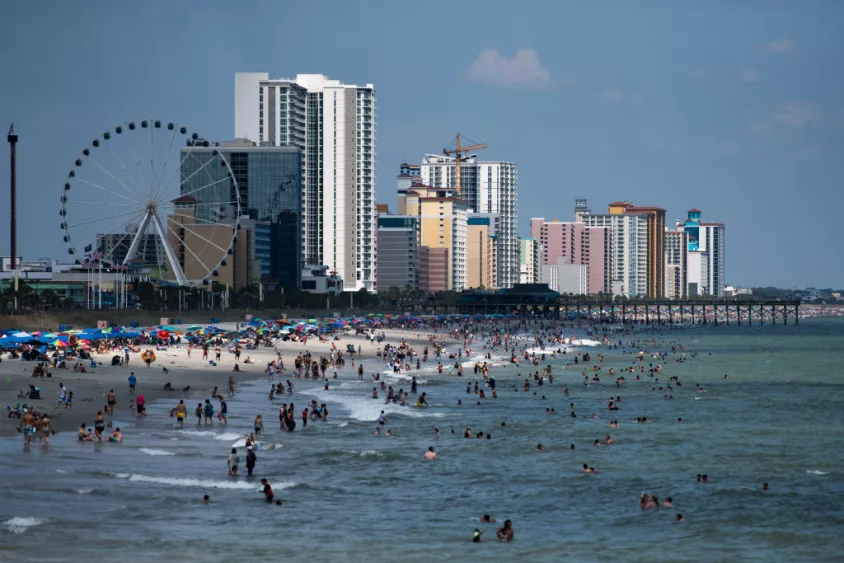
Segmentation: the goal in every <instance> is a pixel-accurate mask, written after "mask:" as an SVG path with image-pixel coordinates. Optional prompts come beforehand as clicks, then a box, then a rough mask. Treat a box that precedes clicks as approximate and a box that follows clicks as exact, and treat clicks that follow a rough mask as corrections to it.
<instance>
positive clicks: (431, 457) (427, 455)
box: [422, 446, 438, 461]
mask: <svg viewBox="0 0 844 563" xmlns="http://www.w3.org/2000/svg"><path fill="white" fill-rule="evenodd" d="M422 457H423V458H425V459H427V460H430V461H434V460H436V459H438V458H437V452H436V450H434V446H430V447H429V448H428V451H427V452H425V455H423V456H422Z"/></svg>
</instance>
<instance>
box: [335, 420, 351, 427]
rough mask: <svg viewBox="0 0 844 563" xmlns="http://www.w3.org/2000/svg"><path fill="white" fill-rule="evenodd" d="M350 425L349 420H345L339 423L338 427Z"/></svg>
mask: <svg viewBox="0 0 844 563" xmlns="http://www.w3.org/2000/svg"><path fill="white" fill-rule="evenodd" d="M348 425H349V421H348V420H347V421H345V422H341V423H340V424H338V425H337V427H338V428H345V427H347V426H348Z"/></svg>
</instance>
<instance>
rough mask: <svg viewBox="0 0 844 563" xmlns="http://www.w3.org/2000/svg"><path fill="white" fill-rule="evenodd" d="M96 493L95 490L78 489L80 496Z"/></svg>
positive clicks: (77, 492)
mask: <svg viewBox="0 0 844 563" xmlns="http://www.w3.org/2000/svg"><path fill="white" fill-rule="evenodd" d="M93 492H94V489H76V494H78V495H89V494H91V493H93Z"/></svg>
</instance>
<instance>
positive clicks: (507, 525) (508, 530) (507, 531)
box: [495, 520, 513, 542]
mask: <svg viewBox="0 0 844 563" xmlns="http://www.w3.org/2000/svg"><path fill="white" fill-rule="evenodd" d="M495 535H496V536H498V539H499V541H507V542H509V541H513V522H512V521H510V520H505V521H504V525H503V526H502V527H500V528H498V531H497V532H496V533H495Z"/></svg>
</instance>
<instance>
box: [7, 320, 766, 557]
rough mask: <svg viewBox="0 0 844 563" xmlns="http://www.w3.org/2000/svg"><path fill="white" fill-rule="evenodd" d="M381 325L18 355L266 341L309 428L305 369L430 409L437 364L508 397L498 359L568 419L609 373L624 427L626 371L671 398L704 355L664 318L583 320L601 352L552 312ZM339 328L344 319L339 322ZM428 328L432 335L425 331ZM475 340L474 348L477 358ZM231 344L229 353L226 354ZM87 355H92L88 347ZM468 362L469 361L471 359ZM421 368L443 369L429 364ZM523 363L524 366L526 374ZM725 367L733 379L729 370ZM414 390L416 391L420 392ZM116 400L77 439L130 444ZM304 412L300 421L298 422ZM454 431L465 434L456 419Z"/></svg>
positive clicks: (204, 404) (62, 393)
mask: <svg viewBox="0 0 844 563" xmlns="http://www.w3.org/2000/svg"><path fill="white" fill-rule="evenodd" d="M381 327H382V330H380V331H379V330H377V329H376V328H375V327H372V326H355V327H354V328H352V329H345V330H334V331H331V332H323V331H314V330H312V329H310V330H304V331H302V330H297V331H294V332H293V334H292V335H291V332H290V331H288V332H286V333H284V334H281V333H280V332H279V331H278V330H268V331H264V332H258V331H256V330H252V331H244V332H243V333H241V334H240V335H239V336H238V338H236V339H234V338H224V337H223V336H222V335H221V334H220V333H217V334H216V335H213V334H212V335H210V337H209V338H203V339H202V340H201V341H199V342H196V341H194V340H193V339H185V340H183V339H182V336H181V335H178V334H174V333H172V332H171V333H168V334H167V335H166V336H164V335H162V334H161V332H162V331H158V333H157V335H156V336H155V337H154V338H150V337H149V336H148V335H145V336H144V338H143V339H138V340H126V339H114V340H111V341H109V340H105V341H102V342H100V343H99V344H98V345H97V346H96V347H95V348H82V349H79V350H77V351H76V353H75V354H74V353H72V352H70V351H63V350H60V349H57V350H55V351H54V352H53V353H52V354H44V353H42V354H40V355H39V354H33V351H34V350H35V346H29V347H27V346H24V347H22V348H21V349H20V350H16V351H15V352H13V354H12V356H11V357H13V358H19V357H29V358H31V360H32V361H35V362H37V363H36V365H35V366H34V367H33V370H32V377H34V378H43V377H48V378H51V377H53V374H52V373H51V370H58V369H65V368H63V367H62V366H66V365H67V362H68V361H75V360H76V359H77V358H78V359H79V360H82V359H84V360H85V361H86V362H90V365H92V366H97V365H99V364H98V362H97V359H96V358H97V356H109V355H115V357H118V356H119V361H118V362H117V364H115V363H112V365H121V366H124V367H128V366H130V365H133V366H134V365H135V364H134V363H133V362H132V359H133V355H137V356H139V357H140V358H141V359H142V363H141V364H140V366H145V369H151V366H152V364H153V363H154V362H155V361H156V357H155V352H156V351H158V352H159V353H161V352H164V351H168V350H178V351H183V352H184V353H186V354H187V356H188V357H190V356H191V354H192V353H198V354H199V353H201V355H202V360H203V361H207V362H208V364H209V366H211V367H214V366H217V365H219V364H221V363H226V362H230V363H231V365H232V370H233V371H235V372H240V371H241V369H242V368H241V367H240V366H241V365H244V364H246V365H249V364H254V361H253V360H252V359H251V358H250V357H249V356H245V358H243V357H242V356H243V351H244V349H246V350H256V351H257V350H261V351H262V352H267V353H269V354H270V356H271V359H269V360H268V361H267V362H266V367H265V368H264V369H263V373H264V374H265V375H266V376H267V381H268V382H269V383H270V390H269V400H270V401H271V403H272V402H273V401H279V400H283V401H287V402H283V403H282V404H281V405H280V406H279V411H278V418H279V430H280V431H284V432H294V431H295V430H296V428H297V424H301V426H302V427H303V428H304V427H306V426H307V425H308V423H309V421H310V422H313V421H326V420H328V417H329V408H328V405H327V404H326V403H325V402H321V403H320V402H318V401H316V400H312V401H311V402H310V404H309V405H308V406H306V407H305V408H303V409H302V411H301V412H299V411H297V409H296V405H295V404H294V402H293V396H294V384H293V380H296V379H310V380H313V381H319V382H321V384H322V385H323V387H324V390H325V391H328V390H329V389H330V385H331V383H332V381H333V380H336V379H338V378H340V377H341V376H342V377H344V378H351V379H354V378H355V375H356V376H357V380H359V381H361V380H364V379H365V378H367V372H369V377H370V378H371V379H372V382H373V383H374V384H375V386H374V387H372V391H371V397H372V399H373V400H379V401H381V400H383V401H384V403H385V404H388V405H395V406H401V407H407V408H413V405H414V404H415V408H418V409H426V408H430V407H429V401H428V395H427V393H425V392H423V393H421V394H420V393H418V387H417V386H418V378H421V377H424V376H426V375H427V376H431V375H434V374H435V375H434V377H444V376H447V377H455V378H459V377H464V376H467V379H468V377H472V378H473V380H470V381H467V382H466V395H467V396H470V397H472V396H474V397H472V401H474V402H475V403H476V404H477V405H481V402H482V401H483V400H485V399H487V398H489V399H492V400H502V401H503V400H505V399H499V397H500V394H499V393H500V389H501V388H502V387H501V382H500V381H497V380H496V378H495V377H494V376H493V375H492V374H493V372H495V371H496V368H501V367H502V366H510V367H513V368H515V369H517V370H518V371H519V373H518V374H517V379H508V380H507V385H505V387H510V390H511V391H512V392H514V393H518V392H523V393H533V395H534V396H536V397H537V398H538V399H539V400H546V395H550V394H551V392H552V389H553V387H551V386H554V385H555V380H557V382H556V388H557V389H558V391H557V393H559V395H561V396H563V397H565V398H570V399H571V400H570V401H569V412H568V416H569V417H570V418H577V417H578V416H588V417H591V418H593V419H597V418H600V417H599V415H598V414H597V413H594V412H593V413H590V414H583V413H581V414H578V411H577V410H576V409H575V402H574V401H575V399H574V397H575V395H576V394H577V393H576V391H575V390H572V391H570V388H569V386H572V388H573V389H575V387H574V386H575V384H576V382H577V380H578V379H579V380H580V382H581V383H582V385H583V386H584V387H589V388H593V387H596V386H598V385H601V383H602V380H603V381H604V384H607V383H608V384H610V385H611V386H612V389H613V391H614V392H613V394H612V395H611V396H608V398H607V399H606V405H607V410H608V411H609V413H610V415H611V416H612V417H613V418H611V419H610V420H609V422H608V425H609V427H610V428H620V426H621V425H620V423H619V421H618V419H617V418H616V416H617V412H618V411H619V410H620V409H621V405H623V404H624V400H623V398H622V396H621V394H622V392H621V390H622V389H623V388H624V386H625V385H627V384H628V380H627V378H632V379H633V380H634V381H636V382H639V381H642V380H646V381H647V382H648V385H649V386H650V389H651V391H654V392H657V393H662V394H663V398H665V399H671V398H672V397H673V393H677V392H678V391H680V390H681V388H682V386H683V384H682V382H681V380H680V375H679V373H680V371H679V370H677V374H672V375H670V376H669V378H668V379H667V380H661V376H663V373H664V371H666V370H668V369H669V367H668V366H669V365H670V364H669V363H668V362H669V360H670V361H671V362H673V363H674V364H677V365H681V364H683V363H685V362H687V361H693V360H695V359H697V354H695V353H693V352H692V353H689V354H688V355H687V353H686V350H685V348H684V346H683V345H682V344H681V343H680V342H678V341H667V343H666V340H665V338H664V337H665V336H666V333H665V332H664V329H660V328H657V327H647V328H641V329H639V330H636V329H634V328H632V327H608V326H602V325H591V324H578V325H577V327H576V328H577V329H579V330H580V331H582V332H585V334H586V335H587V336H589V337H591V338H592V339H593V340H592V342H593V343H594V344H596V345H597V346H596V347H594V350H595V351H594V352H593V351H591V350H593V348H590V349H589V350H590V351H581V349H580V348H579V347H578V345H579V340H578V339H577V338H576V337H575V336H574V335H572V334H566V331H567V330H568V331H569V332H570V331H571V330H572V328H574V325H573V324H569V325H566V324H563V323H560V322H557V321H553V320H527V319H524V318H514V317H505V318H484V317H478V316H475V317H458V316H454V317H453V318H450V319H449V318H447V319H431V320H425V321H420V320H418V319H416V320H414V322H413V323H412V324H411V323H409V322H405V321H401V320H398V319H396V320H393V321H390V320H386V321H384V322H382V323H381ZM339 328H340V327H335V329H339ZM386 329H398V330H401V331H402V332H398V333H396V334H394V335H393V336H392V339H393V340H396V342H393V343H390V342H387V339H388V336H387V334H386V333H385V332H384V330H386ZM406 329H409V330H406ZM414 332H415V333H416V334H417V336H418V337H420V338H417V339H415V340H414V339H412V338H410V335H411V334H412V333H414ZM391 334H393V333H391ZM422 335H425V336H424V338H423V337H422ZM188 336H191V335H188ZM343 338H349V339H354V343H345V345H344V343H343ZM309 339H310V340H311V345H312V346H314V340H316V342H318V343H319V350H320V352H319V353H314V352H312V351H311V349H309V348H308V340H309ZM280 340H283V341H286V342H291V341H293V342H296V343H297V344H299V345H301V346H302V349H301V351H300V352H299V353H298V354H297V355H296V356H295V357H294V358H293V360H292V365H287V366H286V365H285V361H284V360H285V358H284V357H283V354H282V353H281V352H280V351H279V349H278V348H277V346H276V345H277V343H278V342H279V341H280ZM362 341H363V342H366V343H367V350H366V353H367V354H369V357H367V358H366V359H365V360H364V357H363V356H364V346H363V344H362V343H361V342H362ZM598 346H600V348H599V347H598ZM153 348H154V350H153ZM473 349H474V350H475V355H474V356H473ZM599 350H615V351H619V352H620V354H621V357H622V358H625V359H626V361H627V362H628V365H626V366H625V367H622V368H619V369H618V372H616V370H615V368H608V369H604V363H605V358H604V354H603V353H599V352H598V351H599ZM224 351H225V352H226V357H225V359H224V356H223V354H224ZM83 354H84V356H85V357H84V358H83V357H82V355H83ZM467 360H469V362H471V363H467ZM553 362H557V367H554V365H553ZM288 363H289V362H288ZM347 364H350V365H347ZM434 364H435V367H434ZM76 365H81V366H82V369H83V370H84V369H85V364H82V363H81V362H77V364H76ZM378 365H383V366H384V367H385V368H386V370H389V372H391V373H392V374H393V375H403V376H410V380H409V391H405V389H404V388H399V389H398V390H395V389H394V388H393V386H392V385H391V384H390V382H389V381H387V380H385V379H382V374H381V371H380V370H381V369H383V368H377V367H373V366H378ZM262 367H263V366H262ZM467 367H468V369H467ZM423 368H433V369H428V370H424V369H423ZM141 369H144V368H141ZM162 370H163V372H164V373H169V372H168V368H167V367H166V366H162ZM373 370H374V371H373ZM464 370H465V371H464ZM523 371H524V373H522V372H523ZM562 372H565V373H567V374H568V375H567V378H568V381H567V382H566V383H565V384H562V383H561V382H560V381H559V380H560V379H561V378H562ZM572 374H574V375H572ZM724 377H725V379H726V378H727V376H726V375H725V376H724ZM572 378H573V379H572ZM127 381H128V386H129V392H130V396H131V397H132V400H131V403H130V405H129V408H131V409H132V411H133V412H134V413H135V415H136V416H138V417H145V416H146V415H147V410H146V399H145V397H144V394H143V393H137V392H136V387H137V381H138V380H137V377H136V376H135V372H134V371H131V372H130V375H129V376H128V378H127ZM35 389H36V388H35V387H34V386H31V391H32V392H34V390H35ZM236 389H237V382H236V380H235V376H234V375H230V376H229V377H228V381H227V384H226V389H225V391H226V396H224V395H223V393H222V392H221V391H220V390H219V389H218V387H214V388H213V389H212V390H211V391H210V397H209V398H205V399H204V401H199V402H196V407H195V408H194V409H193V414H194V417H195V419H196V420H195V422H196V425H197V426H205V425H213V424H214V423H215V419H216V422H217V424H222V425H228V414H229V404H228V401H229V400H236V397H237V391H236ZM163 390H164V391H175V390H176V389H175V388H174V387H173V386H172V384H171V383H170V382H167V383H166V384H165V385H164V388H163ZM190 390H191V389H190V387H183V388H182V391H183V392H190ZM198 391H201V390H198ZM693 391H694V392H696V393H705V392H706V389H704V388H702V387H701V386H700V385H699V384H697V385H696V386H695V387H694V389H693ZM203 392H204V391H203ZM411 396H412V397H413V398H414V399H415V401H414V400H412V399H411ZM275 404H277V403H275ZM461 404H463V399H459V400H458V405H461ZM72 405H73V392H72V391H70V390H69V389H68V388H67V387H66V386H65V385H64V384H63V383H59V391H58V402H57V404H56V409H72ZM116 405H117V399H116V395H115V393H114V389H110V391H109V392H108V393H107V395H106V404H105V405H104V407H103V409H102V410H100V411H98V412H97V415H96V419H95V421H94V424H93V427H88V426H87V425H86V424H84V423H83V424H81V425H80V427H79V430H78V432H77V438H78V441H79V442H107V443H112V444H121V443H122V442H123V439H124V435H123V432H122V431H121V429H120V428H119V427H118V428H114V429H113V430H111V431H110V432H107V430H106V429H107V428H110V426H111V425H110V423H109V422H108V421H107V420H106V417H107V416H113V415H114V413H115V408H116ZM543 408H544V411H545V413H546V414H548V415H551V416H553V415H556V414H557V411H556V409H554V408H551V407H543ZM168 412H169V416H170V417H171V418H172V419H173V422H174V425H175V426H176V427H178V428H183V427H184V425H185V422H186V421H187V419H188V417H189V407H188V405H187V404H186V402H185V399H179V402H178V403H177V404H176V405H175V406H174V407H173V408H172V409H170V410H169V411H168ZM250 418H251V417H250ZM297 418H298V419H299V421H297ZM252 420H253V423H252V428H251V429H250V431H249V434H248V436H247V437H246V439H245V443H244V445H243V446H242V448H243V449H244V450H245V454H244V458H245V459H244V462H245V467H246V472H247V474H246V476H247V477H249V476H253V475H255V472H256V467H257V461H258V455H257V452H258V451H260V445H261V442H260V440H259V438H260V437H261V436H262V435H263V434H266V433H267V432H268V430H267V428H266V427H265V424H264V417H263V415H262V414H260V413H259V414H256V415H255V416H254V418H253V419H252ZM635 422H636V423H637V424H647V423H651V422H652V420H651V419H650V418H649V417H647V416H638V417H637V418H636V421H635ZM676 422H677V423H681V422H682V418H679V417H678V418H677V419H676ZM387 425H388V420H387V415H386V414H385V411H384V410H382V411H381V413H380V415H379V417H378V419H377V425H376V427H375V430H374V434H376V435H379V436H381V435H383V436H385V437H387V436H392V430H391V429H390V428H389V427H388V426H387ZM501 425H502V427H505V426H506V423H504V422H502V423H501ZM20 428H21V431H22V433H23V435H24V445H25V448H27V449H28V448H29V447H30V444H31V442H32V440H33V439H40V440H41V442H42V444H43V445H44V447H49V445H50V437H51V436H52V435H53V434H54V433H55V430H54V425H53V422H52V420H51V417H50V415H49V413H46V412H45V413H39V412H35V411H33V410H32V409H25V412H23V413H22V416H21V422H20ZM434 433H435V435H439V434H440V430H439V428H435V429H434ZM450 433H451V434H456V431H455V429H454V428H453V427H452V428H451V430H450ZM604 434H605V436H604V437H603V438H602V439H601V438H595V439H594V440H593V441H591V442H590V443H589V446H590V447H605V446H614V447H618V446H617V445H616V441H615V440H614V439H613V438H611V436H610V434H609V433H604ZM463 437H464V439H483V440H492V439H493V438H492V433H491V431H489V430H486V431H476V430H473V428H472V427H471V426H466V428H465V430H464V431H463ZM622 447H623V446H622ZM569 449H571V450H575V449H576V445H575V444H574V443H572V444H570V445H569ZM534 451H535V453H537V454H544V453H546V452H547V451H548V448H547V447H546V446H544V445H543V444H541V443H539V444H537V445H536V446H535V448H534ZM240 453H241V452H240V451H239V450H238V448H237V447H232V448H231V451H230V453H228V454H227V458H226V469H227V475H228V476H230V477H232V478H237V477H239V476H240V473H239V468H240V462H241V458H240ZM421 457H422V459H423V460H424V461H437V460H439V459H440V457H439V452H437V451H436V449H435V448H434V446H429V447H428V448H427V450H426V451H424V452H422V454H421ZM579 471H580V472H581V473H584V474H589V475H596V474H599V473H600V472H599V471H598V470H597V469H595V468H594V467H592V466H591V465H589V464H588V463H584V464H582V468H581V469H579ZM697 481H698V482H699V483H701V484H707V483H709V478H708V476H707V475H698V476H697ZM261 483H262V487H261V494H262V495H263V497H264V500H265V501H266V502H267V503H272V504H276V505H280V504H282V500H281V499H277V498H276V495H275V493H274V491H273V488H272V484H271V483H269V482H268V481H267V480H266V479H262V480H261ZM761 490H764V491H767V490H769V487H768V484H767V483H764V485H763V487H762V489H761ZM209 501H210V497H209V496H208V495H206V496H205V497H204V498H203V502H205V503H207V502H209ZM673 507H674V504H673V500H672V498H671V497H667V498H666V499H665V500H664V501H663V502H662V503H660V501H659V498H658V497H657V496H656V495H651V494H649V493H646V492H642V494H641V496H640V508H641V510H643V511H650V510H659V509H661V508H662V509H666V508H669V509H670V508H673ZM675 520H676V521H677V522H683V521H684V517H683V515H682V514H680V513H677V514H676V516H675ZM480 522H481V523H484V524H486V523H494V522H495V519H492V518H491V517H490V516H489V515H484V516H483V517H481V519H480ZM482 535H483V532H482V531H481V530H479V529H475V530H474V532H473V535H472V541H473V542H479V541H481V538H482ZM496 537H497V539H499V540H501V541H511V540H512V539H513V538H514V531H513V524H512V521H511V520H509V519H508V520H506V521H505V523H504V525H503V526H502V527H501V528H499V529H498V530H497V532H496Z"/></svg>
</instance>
